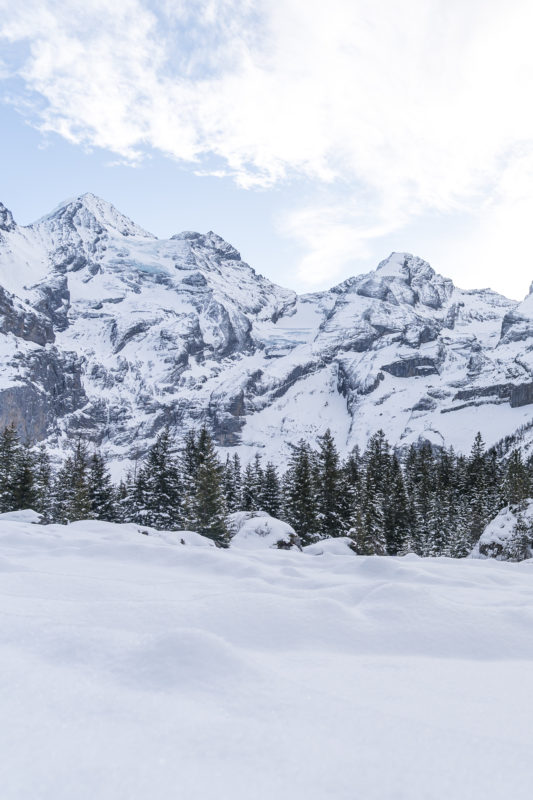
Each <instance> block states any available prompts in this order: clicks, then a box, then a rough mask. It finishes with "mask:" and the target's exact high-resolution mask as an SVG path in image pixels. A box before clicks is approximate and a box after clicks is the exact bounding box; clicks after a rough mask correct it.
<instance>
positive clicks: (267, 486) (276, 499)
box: [262, 461, 281, 518]
mask: <svg viewBox="0 0 533 800" xmlns="http://www.w3.org/2000/svg"><path fill="white" fill-rule="evenodd" d="M262 495H263V500H262V509H263V511H266V513H267V514H270V516H271V517H276V518H277V517H279V516H280V513H281V486H280V480H279V477H278V471H277V469H276V467H275V466H274V464H273V463H272V462H271V461H269V462H268V463H267V465H266V467H265V472H264V476H263V492H262Z"/></svg>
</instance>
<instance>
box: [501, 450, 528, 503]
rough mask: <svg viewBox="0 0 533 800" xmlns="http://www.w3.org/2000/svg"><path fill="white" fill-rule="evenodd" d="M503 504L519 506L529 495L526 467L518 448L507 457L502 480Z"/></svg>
mask: <svg viewBox="0 0 533 800" xmlns="http://www.w3.org/2000/svg"><path fill="white" fill-rule="evenodd" d="M503 493H504V500H505V505H510V506H517V507H518V508H521V506H522V505H523V502H524V500H526V499H527V498H528V497H529V494H530V485H529V475H528V471H527V467H526V465H525V464H524V461H523V459H522V451H521V450H520V448H517V449H516V450H513V451H512V453H511V454H510V456H509V458H508V459H507V464H506V469H505V477H504V482H503Z"/></svg>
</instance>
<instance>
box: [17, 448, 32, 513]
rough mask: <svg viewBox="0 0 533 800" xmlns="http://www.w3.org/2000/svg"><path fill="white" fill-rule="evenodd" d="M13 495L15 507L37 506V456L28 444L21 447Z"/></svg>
mask: <svg viewBox="0 0 533 800" xmlns="http://www.w3.org/2000/svg"><path fill="white" fill-rule="evenodd" d="M13 496H14V501H15V508H17V509H22V508H32V509H34V508H35V505H36V500H37V495H36V485H35V456H34V454H33V453H32V451H31V449H30V447H29V446H28V445H27V444H26V445H24V446H23V447H20V448H19V451H18V454H17V461H16V466H15V475H14V485H13Z"/></svg>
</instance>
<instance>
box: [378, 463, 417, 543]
mask: <svg viewBox="0 0 533 800" xmlns="http://www.w3.org/2000/svg"><path fill="white" fill-rule="evenodd" d="M384 513H385V520H384V525H385V541H386V543H387V554H388V555H390V556H399V555H405V554H406V553H408V552H409V550H410V547H411V536H410V514H409V502H408V499H407V493H406V491H405V483H404V480H403V474H402V469H401V467H400V462H399V461H398V459H397V457H396V456H395V455H394V456H393V457H392V459H391V464H390V475H389V491H388V493H387V495H386V497H385V511H384Z"/></svg>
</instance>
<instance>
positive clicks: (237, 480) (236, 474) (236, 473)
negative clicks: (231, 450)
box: [233, 453, 242, 511]
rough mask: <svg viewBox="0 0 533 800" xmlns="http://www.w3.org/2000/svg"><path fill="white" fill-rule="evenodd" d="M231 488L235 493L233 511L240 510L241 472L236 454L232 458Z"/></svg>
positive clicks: (239, 461)
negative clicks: (232, 487)
mask: <svg viewBox="0 0 533 800" xmlns="http://www.w3.org/2000/svg"><path fill="white" fill-rule="evenodd" d="M233 486H234V492H235V504H236V508H235V511H240V510H241V509H242V471H241V460H240V458H239V455H238V453H235V455H234V456H233Z"/></svg>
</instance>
